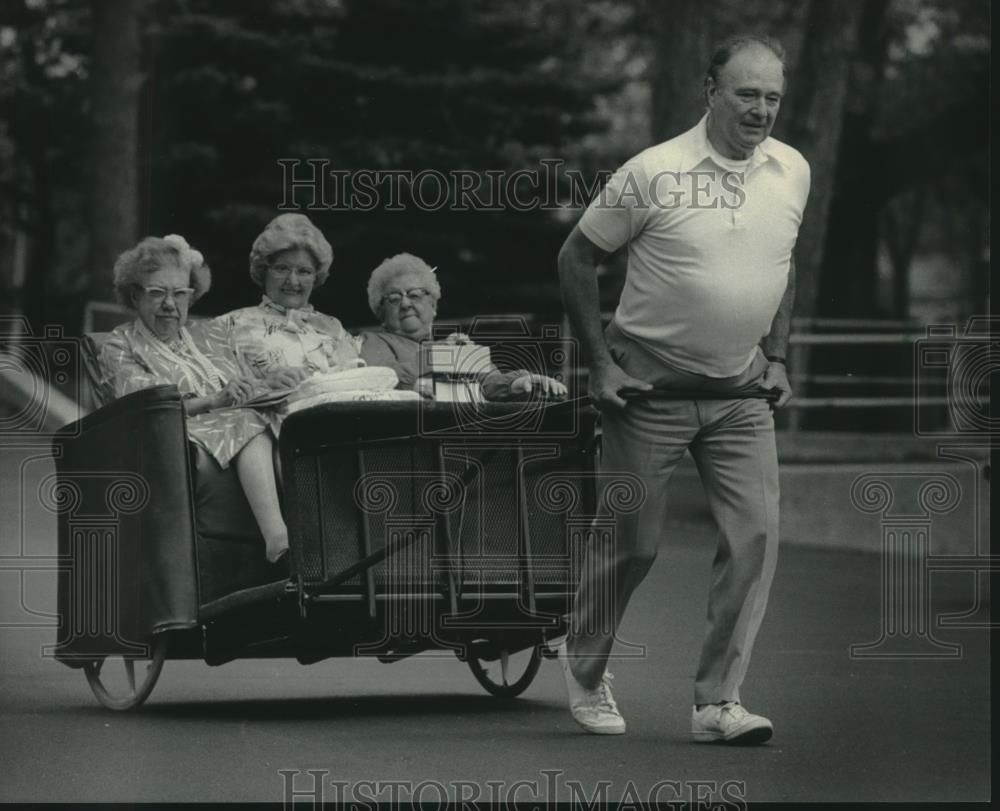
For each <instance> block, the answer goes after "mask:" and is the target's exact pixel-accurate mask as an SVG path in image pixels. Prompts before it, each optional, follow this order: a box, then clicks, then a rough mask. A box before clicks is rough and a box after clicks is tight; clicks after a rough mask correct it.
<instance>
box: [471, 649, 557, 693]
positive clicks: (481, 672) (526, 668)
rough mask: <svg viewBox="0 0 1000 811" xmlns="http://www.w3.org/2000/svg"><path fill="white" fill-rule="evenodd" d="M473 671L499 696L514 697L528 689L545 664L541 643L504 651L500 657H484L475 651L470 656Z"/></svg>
mask: <svg viewBox="0 0 1000 811" xmlns="http://www.w3.org/2000/svg"><path fill="white" fill-rule="evenodd" d="M468 662H469V669H470V670H471V671H472V675H473V676H475V677H476V681H478V682H479V683H480V684H481V685H482V686H483V687H484V688H485V690H486V692H487V693H490V694H491V695H494V696H497V697H498V698H514V697H515V696H519V695H521V693H523V692H524V691H525V690H527V689H528V685H529V684H531V682H532V681H534V679H535V676H536V674H537V673H538V668H539V666H540V665H541V664H542V654H541V651H540V650H539V646H538V645H532V646H531V647H530V648H526V649H525V650H521V651H517V652H516V653H511V652H509V651H506V650H504V651H501V652H500V656H499V658H497V659H490V660H484V659H480V658H479V657H478V656H476V655H475V652H472V653H471V654H470V656H469V659H468Z"/></svg>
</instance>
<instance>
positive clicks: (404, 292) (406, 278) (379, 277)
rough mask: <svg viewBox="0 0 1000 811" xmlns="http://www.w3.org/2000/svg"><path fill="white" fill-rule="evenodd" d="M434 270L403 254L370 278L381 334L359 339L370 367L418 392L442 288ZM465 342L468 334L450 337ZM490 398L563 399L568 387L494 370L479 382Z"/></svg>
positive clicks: (542, 377)
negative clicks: (422, 355) (422, 354)
mask: <svg viewBox="0 0 1000 811" xmlns="http://www.w3.org/2000/svg"><path fill="white" fill-rule="evenodd" d="M434 270H435V269H434V268H432V267H431V266H430V265H428V264H427V263H426V262H425V261H424V260H423V259H420V258H419V257H417V256H414V255H413V254H409V253H400V254H397V255H396V256H393V257H391V258H389V259H386V260H385V261H384V262H382V264H380V265H379V266H378V267H377V268H375V270H374V271H372V274H371V277H370V278H369V279H368V306H369V307H371V310H372V312H373V313H374V314H375V317H376V318H378V320H379V321H380V322H381V323H382V328H381V329H380V330H375V331H371V332H365V333H363V334H362V336H361V340H362V343H361V358H362V360H364V361H365V362H367V363H368V365H369V366H387V367H389V368H391V369H393V370H394V371H395V372H396V376H397V377H398V378H399V388H407V389H415V388H416V386H417V377H418V375H419V374H420V344H421V342H422V341H427V340H430V339H431V334H432V331H433V326H434V317H435V316H436V315H437V305H438V301H439V300H440V298H441V285H440V284H439V283H438V280H437V276H436V275H435V273H434ZM448 340H450V341H453V342H454V341H457V342H461V341H462V340H464V336H449V338H448ZM480 386H481V388H482V392H483V396H484V397H485V398H486V399H487V400H495V401H502V400H518V399H525V398H527V397H529V396H530V395H531V394H532V393H533V392H534V393H537V394H540V395H543V396H549V397H564V396H565V395H566V387H565V386H564V385H563V384H562V383H560V382H559V381H558V380H554V379H552V378H551V377H546V376H545V375H540V374H532V373H531V372H528V371H526V370H524V369H519V370H517V371H513V372H501V371H500V370H498V369H496V368H494V369H493V370H492V371H490V372H487V373H486V374H485V375H484V376H483V377H482V379H481V380H480Z"/></svg>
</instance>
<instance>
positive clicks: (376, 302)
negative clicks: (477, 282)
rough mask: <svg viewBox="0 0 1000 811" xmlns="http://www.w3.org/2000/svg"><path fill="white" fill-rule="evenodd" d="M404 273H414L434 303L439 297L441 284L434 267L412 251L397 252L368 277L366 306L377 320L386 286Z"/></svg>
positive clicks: (380, 316)
mask: <svg viewBox="0 0 1000 811" xmlns="http://www.w3.org/2000/svg"><path fill="white" fill-rule="evenodd" d="M404 273H413V274H415V275H416V276H417V277H418V278H419V279H420V286H421V287H423V288H424V289H425V290H426V291H427V292H428V293H430V294H431V298H433V299H434V303H435V304H437V302H438V300H439V299H440V298H441V285H440V284H438V280H437V276H436V275H435V274H434V268H432V267H431V266H430V265H428V264H427V263H426V262H425V261H424V260H423V259H421V258H420V257H419V256H414V255H413V254H412V253H397V254H396V255H395V256H391V257H389V258H388V259H385V260H383V262H382V264H381V265H379V266H378V267H377V268H375V270H373V271H372V275H371V276H369V277H368V306H369V307H371V310H372V313H374V315H375V317H376V318H378V319H379V320H381V318H382V315H381V310H382V298H383V296H385V289H386V287H388V286H389V283H390V282H392V281H394V280H395V279H397V278H399V277H400V276H402V275H403V274H404Z"/></svg>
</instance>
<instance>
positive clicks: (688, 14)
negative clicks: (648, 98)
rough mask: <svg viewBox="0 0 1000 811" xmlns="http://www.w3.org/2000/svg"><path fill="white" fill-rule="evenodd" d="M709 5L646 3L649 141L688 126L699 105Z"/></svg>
mask: <svg viewBox="0 0 1000 811" xmlns="http://www.w3.org/2000/svg"><path fill="white" fill-rule="evenodd" d="M711 8H712V6H711V4H709V3H695V2H691V0H660V2H653V3H652V4H650V6H649V8H648V11H649V14H650V15H651V20H650V23H651V28H652V30H653V55H654V56H653V66H652V74H651V76H650V79H651V81H652V90H653V92H652V96H653V98H652V134H653V141H654V143H658V142H660V141H666V140H667V139H669V138H673V137H674V136H675V135H680V134H681V133H682V132H684V131H686V130H689V129H690V128H691V127H692V126H694V123H695V122H696V121H697V120H698V118H699V117H700V116H701V113H702V111H703V110H704V107H705V97H704V92H703V86H704V72H705V67H706V65H707V64H708V57H709V53H710V51H711V48H712V42H713V39H714V36H715V32H714V28H715V26H714V24H713V17H712V12H711Z"/></svg>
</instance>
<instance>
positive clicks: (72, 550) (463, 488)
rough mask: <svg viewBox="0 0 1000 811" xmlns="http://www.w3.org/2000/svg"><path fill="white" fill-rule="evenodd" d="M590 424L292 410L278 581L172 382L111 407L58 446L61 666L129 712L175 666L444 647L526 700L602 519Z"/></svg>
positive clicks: (589, 416) (530, 411) (231, 478)
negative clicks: (117, 680)
mask: <svg viewBox="0 0 1000 811" xmlns="http://www.w3.org/2000/svg"><path fill="white" fill-rule="evenodd" d="M595 416H596V412H594V411H593V410H591V409H589V408H586V407H584V408H581V407H580V406H579V404H576V403H548V404H547V403H540V402H532V403H515V404H500V403H492V404H479V405H472V404H462V403H434V402H427V401H425V402H351V403H334V404H328V405H322V406H317V407H314V408H311V409H308V410H305V411H302V412H300V413H297V414H293V415H291V416H290V417H288V419H287V420H286V421H285V423H284V425H283V427H282V430H281V439H280V443H279V445H280V457H281V471H282V476H281V479H282V482H283V486H282V493H281V496H282V502H283V512H284V514H285V517H286V522H287V524H288V528H289V536H290V550H289V570H290V571H289V574H288V575H287V576H285V575H281V576H279V575H278V574H277V573H276V572H275V570H274V568H273V567H272V566H270V565H269V564H267V563H266V561H265V558H264V545H263V540H262V538H261V537H260V535H259V532H258V531H257V528H256V525H255V523H254V521H253V518H252V514H251V513H250V511H249V505H248V504H247V503H246V499H245V497H244V496H243V493H242V490H241V488H240V486H239V483H238V481H237V480H236V476H235V473H234V471H232V469H230V470H226V471H223V470H220V469H219V468H218V466H217V465H215V463H214V461H213V460H212V459H211V458H210V457H209V456H208V455H207V454H206V453H205V452H204V451H202V450H201V449H199V448H198V447H197V446H196V445H194V444H193V443H191V442H189V441H188V438H187V433H186V430H185V427H184V412H183V405H182V401H181V398H180V396H179V394H178V392H177V390H176V388H175V387H173V386H160V387H155V388H151V389H147V390H144V391H140V392H136V393H134V394H131V395H128V396H126V397H123V398H121V399H120V400H116V401H114V402H112V403H110V404H108V405H106V406H104V407H103V408H100V409H98V410H97V411H95V412H94V413H92V414H90V415H88V416H86V417H84V418H83V419H82V420H80V421H79V422H77V423H73V424H71V425H69V426H67V427H66V428H64V429H63V430H62V431H61V432H60V433H59V435H58V437H57V438H56V439H55V441H54V453H55V457H56V473H55V475H54V476H53V477H52V479H51V481H49V482H47V483H46V485H45V487H44V488H43V490H45V491H46V492H47V494H48V495H47V498H48V499H50V501H51V504H52V506H53V508H54V509H56V510H57V512H58V533H59V555H60V558H61V565H60V571H59V575H58V606H59V616H60V625H59V631H58V638H57V644H56V646H55V657H56V659H58V660H59V661H60V662H63V663H64V664H66V665H68V666H70V667H74V668H81V669H83V671H84V673H85V674H86V677H87V680H88V682H89V683H90V686H91V688H92V689H93V691H94V693H95V695H96V697H97V698H98V700H99V701H100V702H101V703H102V704H103V705H104V706H106V707H109V708H111V709H116V710H125V709H131V708H134V707H137V706H139V705H140V704H141V703H142V702H143V701H144V700H145V699H146V698H147V697H148V695H149V694H150V692H151V691H152V689H153V687H154V685H155V683H156V680H157V678H158V677H159V675H160V671H161V669H162V667H163V663H164V661H165V660H166V659H203V660H204V661H205V662H206V663H208V664H210V665H221V664H223V663H226V662H230V661H232V660H234V659H240V658H261V657H263V658H267V657H282V658H284V657H288V658H294V659H297V660H298V661H299V662H301V663H303V664H308V663H312V662H316V661H319V660H321V659H324V658H327V657H332V656H362V655H373V656H377V657H378V658H379V659H380V660H382V661H385V662H391V661H396V660H398V659H400V658H403V657H406V656H409V655H412V654H415V653H419V652H422V651H428V650H438V651H452V652H453V653H454V654H455V655H456V656H457V657H458V658H459V659H462V660H464V661H466V662H467V663H468V665H469V667H470V669H471V670H472V673H473V674H474V675H475V677H476V678H477V680H478V681H479V682H480V683H481V684H482V685H483V686H484V687H485V688H486V689H487V690H488V691H489V692H490V693H492V694H494V695H497V696H502V697H512V696H516V695H518V694H520V693H521V692H522V691H523V690H524V689H525V688H526V687H527V686H528V685H529V684H530V682H531V681H532V679H533V678H534V676H535V673H536V672H537V670H538V666H539V662H540V656H541V654H542V649H543V646H544V643H545V641H546V640H550V639H552V638H553V637H556V636H558V635H560V634H562V633H564V631H565V629H564V621H563V615H564V614H565V612H566V611H567V610H568V608H569V605H570V602H571V600H572V597H573V593H574V590H575V586H576V583H577V582H578V580H579V574H580V572H579V566H580V562H581V560H582V557H583V547H584V543H585V541H586V538H587V537H588V533H590V532H591V531H593V528H592V521H593V518H594V516H595V514H596V511H595V504H594V492H595V479H594V474H593V462H594V447H595V443H594V428H595ZM626 489H627V488H626ZM634 495H635V494H633V496H634ZM629 498H630V497H629V496H626V497H625V499H624V501H622V503H621V504H619V505H618V506H619V507H621V508H622V509H629V506H628V504H626V503H625V502H627V501H628V500H629ZM620 500H621V499H620ZM112 658H115V659H121V661H122V662H123V663H124V664H123V667H124V676H125V686H124V687H123V688H122V689H121V690H119V691H118V692H115V691H113V690H112V689H110V688H109V685H108V679H107V678H106V675H107V673H108V668H109V667H110V666H111V665H110V663H109V661H108V660H109V659H112ZM137 664H139V665H140V666H139V667H138V668H137V667H136V665H137Z"/></svg>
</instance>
